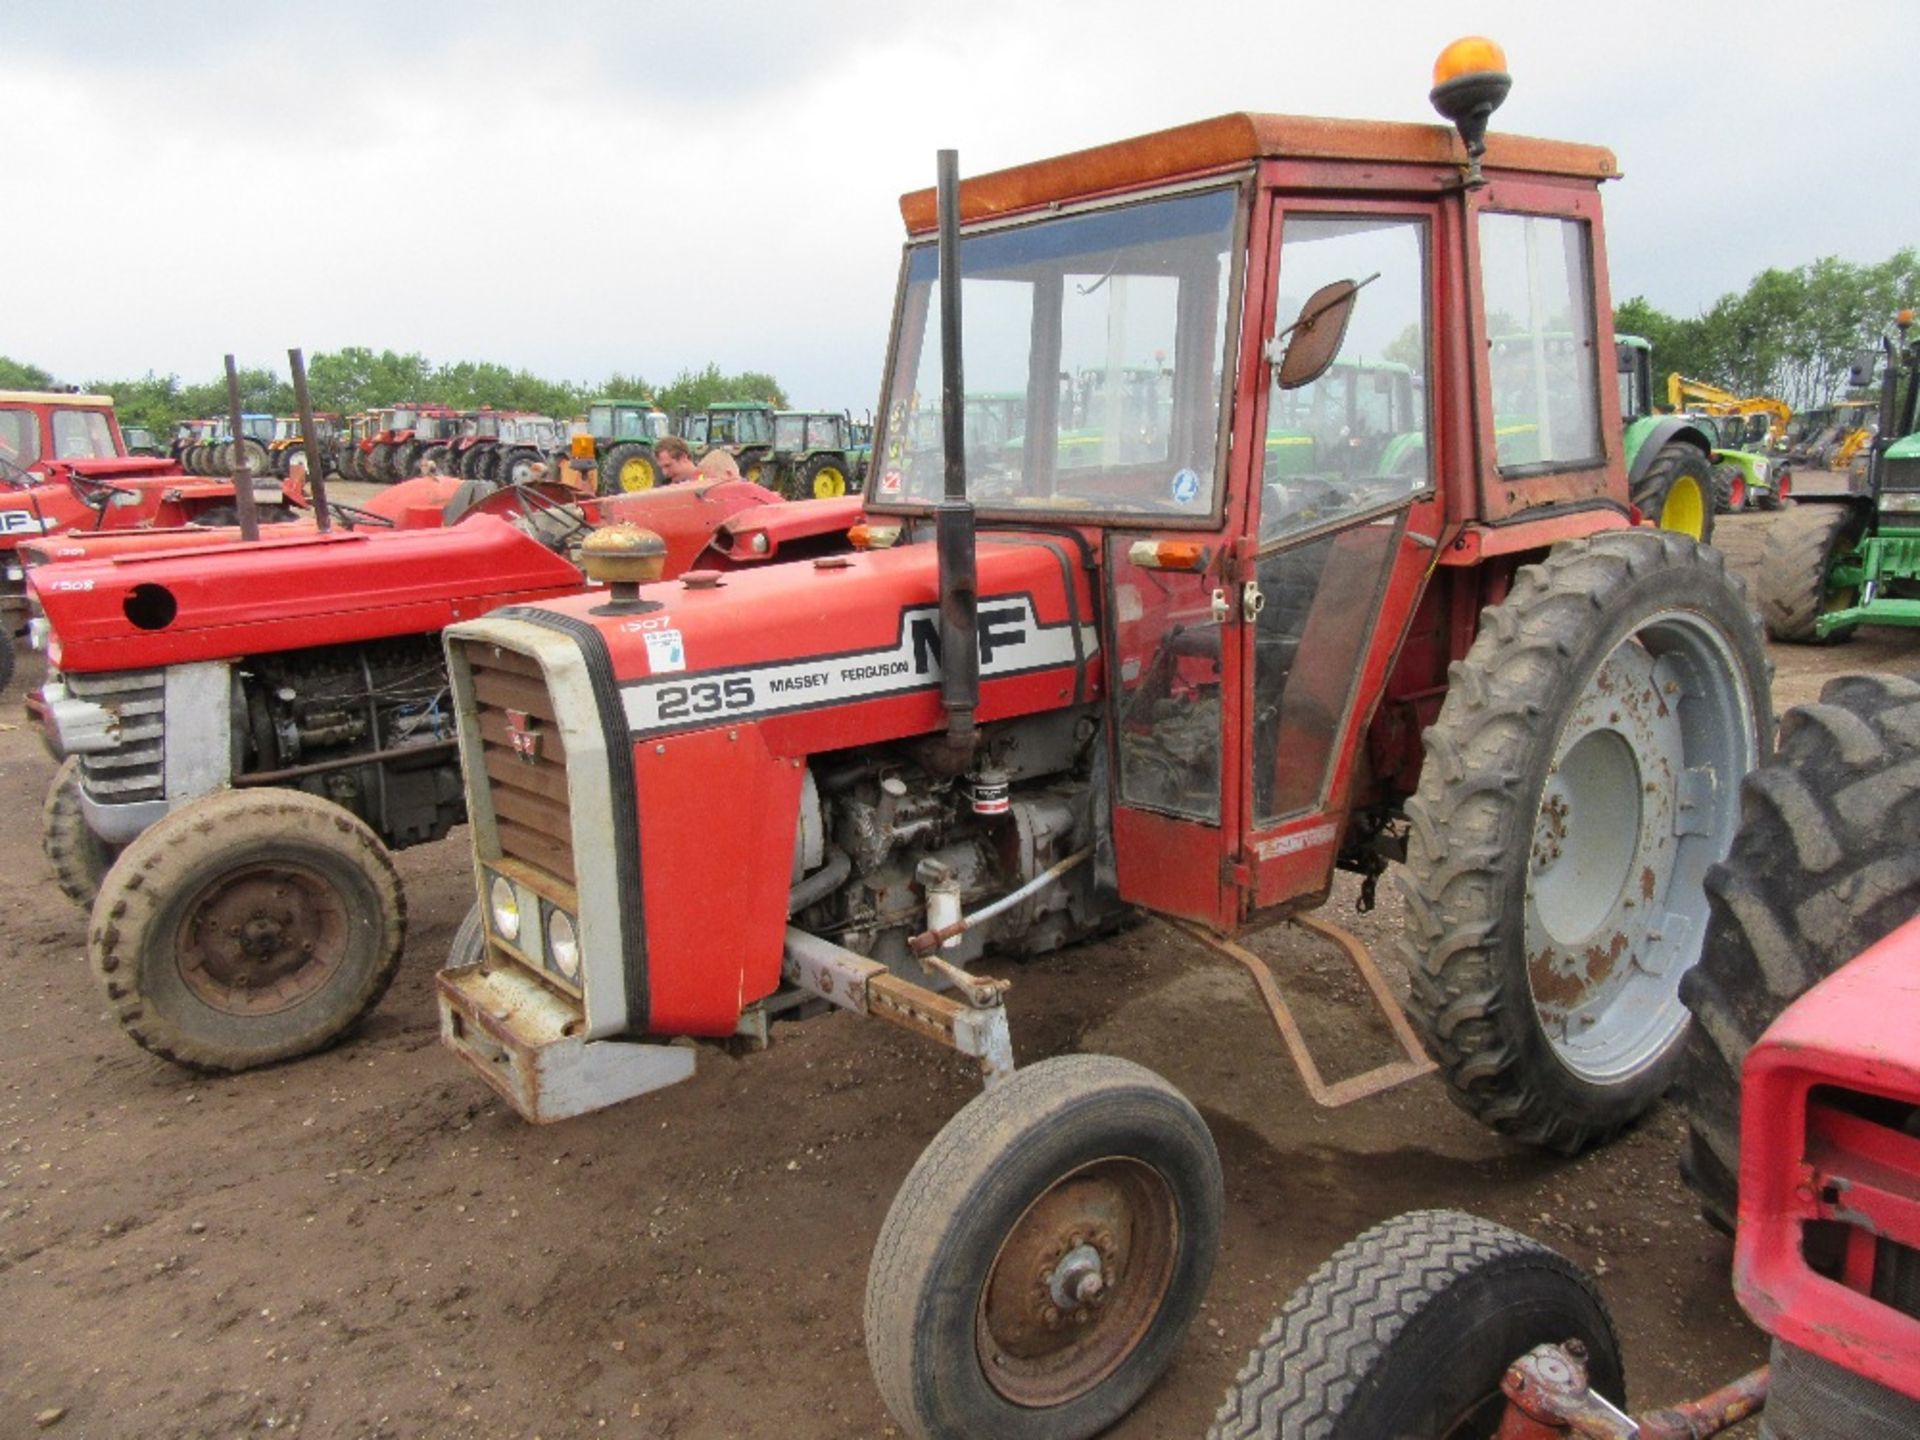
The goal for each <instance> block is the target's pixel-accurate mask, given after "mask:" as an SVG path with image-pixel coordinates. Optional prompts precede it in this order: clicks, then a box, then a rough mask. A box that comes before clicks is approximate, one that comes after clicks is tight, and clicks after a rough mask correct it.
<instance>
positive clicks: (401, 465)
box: [393, 440, 426, 480]
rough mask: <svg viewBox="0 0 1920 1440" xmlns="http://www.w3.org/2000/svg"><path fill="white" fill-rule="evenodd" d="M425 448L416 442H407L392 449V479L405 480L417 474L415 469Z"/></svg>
mask: <svg viewBox="0 0 1920 1440" xmlns="http://www.w3.org/2000/svg"><path fill="white" fill-rule="evenodd" d="M425 448H426V447H425V446H424V445H422V444H421V443H420V442H419V441H418V440H409V441H407V442H406V444H404V445H396V446H394V447H393V478H394V479H395V480H406V479H409V478H411V477H412V476H413V475H416V474H418V473H419V472H418V470H417V469H416V468H415V467H416V466H418V465H419V463H420V452H421V451H422V450H424V449H425Z"/></svg>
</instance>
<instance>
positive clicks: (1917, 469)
mask: <svg viewBox="0 0 1920 1440" xmlns="http://www.w3.org/2000/svg"><path fill="white" fill-rule="evenodd" d="M1880 488H1881V489H1883V490H1920V455H1902V456H1901V457H1900V458H1899V459H1898V460H1886V459H1883V460H1881V462H1880Z"/></svg>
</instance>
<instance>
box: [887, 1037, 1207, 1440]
mask: <svg viewBox="0 0 1920 1440" xmlns="http://www.w3.org/2000/svg"><path fill="white" fill-rule="evenodd" d="M1220 1210H1221V1178H1220V1157H1219V1155H1218V1154H1217V1153H1216V1152H1215V1150H1214V1146H1213V1138H1212V1136H1210V1135H1209V1134H1208V1133H1207V1127H1206V1124H1205V1122H1204V1121H1202V1120H1201V1118H1200V1116H1199V1114H1198V1113H1197V1112H1196V1111H1195V1110H1194V1108H1193V1106H1192V1105H1190V1104H1188V1103H1187V1101H1186V1100H1185V1099H1184V1098H1183V1097H1182V1096H1181V1095H1180V1093H1179V1092H1178V1091H1177V1090H1175V1089H1174V1088H1173V1087H1172V1086H1170V1085H1168V1084H1167V1083H1166V1081H1164V1080H1162V1079H1160V1077H1159V1076H1157V1075H1155V1074H1153V1073H1152V1072H1151V1071H1148V1070H1145V1069H1142V1068H1141V1067H1140V1066H1138V1065H1135V1064H1132V1063H1131V1062H1129V1061H1125V1060H1119V1059H1115V1058H1112V1057H1110V1056H1100V1055H1069V1056H1062V1057H1059V1058H1057V1059H1052V1060H1043V1061H1041V1062H1040V1063H1039V1064H1037V1065H1033V1066H1030V1067H1028V1068H1026V1069H1024V1070H1020V1071H1017V1072H1015V1074H1014V1075H1013V1076H1012V1077H1011V1078H1009V1079H1007V1080H1005V1081H1004V1082H1002V1083H1001V1084H999V1085H997V1086H996V1087H995V1088H994V1089H992V1090H989V1091H987V1092H986V1093H985V1094H983V1095H981V1096H979V1097H978V1098H976V1099H975V1100H973V1101H972V1102H971V1103H970V1104H968V1105H967V1107H966V1108H965V1109H964V1110H962V1111H961V1112H960V1113H959V1114H958V1115H956V1116H954V1118H953V1119H952V1120H951V1121H949V1122H948V1123H947V1125H946V1126H945V1128H943V1129H942V1130H941V1131H940V1133H939V1134H938V1135H937V1136H935V1137H934V1141H933V1143H932V1144H931V1145H929V1146H928V1147H927V1149H926V1152H925V1153H924V1154H923V1155H921V1157H920V1159H919V1161H918V1162H917V1163H916V1164H915V1165H914V1167H913V1170H912V1172H911V1173H910V1174H909V1175H908V1176H907V1179H906V1182H905V1183H904V1184H903V1185H902V1186H901V1187H900V1193H899V1194H898V1195H897V1196H896V1197H895V1198H894V1202H893V1206H892V1208H891V1209H890V1210H889V1211H888V1212H887V1219H886V1223H885V1224H884V1225H883V1226H882V1227H881V1230H880V1238H879V1241H878V1243H877V1244H876V1245H875V1247H874V1257H873V1265H872V1268H871V1270H870V1271H869V1272H868V1275H867V1300H866V1343H867V1356H868V1358H869V1360H870V1362H871V1363H872V1366H873V1373H874V1379H875V1380H876V1381H877V1382H878V1384H879V1387H880V1394H881V1398H882V1399H883V1400H885V1401H886V1404H887V1408H888V1409H889V1410H890V1411H891V1412H892V1413H893V1417H894V1419H895V1420H897V1421H898V1422H899V1424H900V1426H901V1428H902V1429H903V1430H904V1431H905V1432H906V1433H907V1434H908V1435H909V1436H912V1437H914V1440H973V1437H981V1436H993V1437H994V1440H1041V1437H1046V1440H1078V1437H1082V1436H1089V1435H1095V1434H1098V1433H1099V1432H1100V1431H1102V1430H1104V1429H1106V1428H1107V1427H1108V1426H1109V1425H1111V1424H1113V1422H1114V1421H1115V1420H1117V1419H1119V1418H1120V1417H1121V1416H1122V1415H1124V1414H1125V1413H1126V1412H1127V1411H1128V1410H1129V1409H1130V1408H1131V1407H1132V1406H1133V1404H1134V1402H1135V1401H1137V1400H1138V1399H1139V1398H1140V1396H1141V1395H1142V1394H1144V1393H1145V1391H1146V1389H1147V1387H1148V1386H1149V1385H1151V1384H1152V1383H1153V1382H1154V1380H1155V1379H1157V1378H1158V1377H1159V1375H1160V1372H1161V1371H1162V1370H1164V1369H1165V1368H1166V1366H1167V1364H1168V1362H1169V1361H1170V1360H1172V1358H1173V1353H1174V1351H1175V1350H1176V1349H1177V1348H1178V1346H1179V1344H1180V1339H1181V1337H1182V1335H1183V1334H1184V1333H1185V1331H1186V1328H1187V1324H1188V1322H1189V1321H1191V1320H1192V1318H1193V1316H1194V1313H1195V1312H1196V1311H1197V1310H1198V1309H1199V1306H1200V1301H1201V1299H1202V1297H1203V1296H1204V1295H1205V1293H1206V1287H1207V1280H1208V1277H1209V1276H1210V1275H1211V1274H1212V1271H1213V1261H1214V1255H1215V1252H1216V1251H1217V1250H1218V1248H1219V1240H1220Z"/></svg>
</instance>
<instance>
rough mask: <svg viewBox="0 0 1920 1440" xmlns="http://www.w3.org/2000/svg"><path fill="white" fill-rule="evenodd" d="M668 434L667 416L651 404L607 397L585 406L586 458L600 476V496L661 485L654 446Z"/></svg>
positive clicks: (648, 401) (649, 402)
mask: <svg viewBox="0 0 1920 1440" xmlns="http://www.w3.org/2000/svg"><path fill="white" fill-rule="evenodd" d="M666 433H667V415H666V412H665V411H664V410H661V409H659V408H658V407H657V406H655V405H654V403H653V402H652V401H651V400H622V399H617V398H612V397H607V398H603V399H599V400H595V401H594V402H593V403H592V404H590V405H588V406H587V435H588V436H589V437H590V440H591V442H592V443H591V447H590V449H589V450H588V454H587V456H583V457H582V458H588V457H589V456H590V458H591V459H592V460H593V462H594V467H595V469H597V470H598V472H599V482H598V488H599V491H600V493H601V494H602V495H611V494H613V493H615V492H616V491H625V492H628V493H632V492H634V491H638V490H651V489H652V488H653V487H654V486H655V485H658V484H659V483H660V466H659V465H658V463H657V462H656V461H655V460H654V458H653V442H654V441H656V440H658V439H659V438H660V437H661V436H662V435H665V434H666Z"/></svg>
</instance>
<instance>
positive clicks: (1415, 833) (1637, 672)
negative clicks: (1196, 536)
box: [1399, 528, 1772, 1154]
mask: <svg viewBox="0 0 1920 1440" xmlns="http://www.w3.org/2000/svg"><path fill="white" fill-rule="evenodd" d="M1771 748H1772V722H1771V707H1770V704H1769V699H1768V666H1767V658H1766V654H1765V650H1764V648H1763V646H1762V644H1761V640H1760V634H1759V629H1758V627H1757V625H1756V624H1755V623H1754V619H1753V616H1752V613H1751V612H1750V611H1749V610H1748V608H1747V604H1746V600H1745V598H1744V595H1743V593H1742V591H1741V589H1740V587H1739V582H1738V581H1737V580H1734V579H1730V578H1729V577H1728V575H1727V574H1726V561H1725V559H1724V558H1723V557H1722V556H1721V555H1720V553H1719V552H1718V551H1716V550H1713V549H1711V548H1709V547H1706V546H1701V545H1695V544H1694V543H1693V542H1692V541H1691V540H1688V539H1686V538H1685V537H1684V536H1680V535H1672V534H1667V533H1663V532H1661V531H1657V530H1652V529H1647V528H1635V529H1632V530H1613V531H1608V532H1605V533H1603V534H1599V535H1594V536H1589V537H1588V538H1586V539H1584V540H1577V541H1572V542H1569V543H1563V544H1561V545H1557V546H1555V547H1554V549H1553V551H1552V552H1551V553H1550V554H1549V555H1548V556H1547V558H1546V560H1545V562H1543V563H1542V564H1539V565H1529V566H1527V567H1525V568H1523V569H1522V570H1521V571H1520V572H1519V574H1518V575H1517V576H1516V577H1515V580H1514V584H1513V588H1512V590H1511V592H1510V593H1509V595H1508V597H1507V599H1506V600H1505V601H1504V602H1502V603H1501V604H1500V605H1498V606H1495V607H1493V608H1491V609H1489V610H1488V611H1487V612H1486V613H1485V614H1484V615H1483V616H1482V617H1481V625H1480V634H1479V637H1478V638H1477V639H1476V640H1475V641H1474V645H1473V648H1472V649H1471V650H1470V651H1469V652H1468V654H1467V657H1466V659H1465V660H1463V661H1461V662H1459V663H1458V664H1456V665H1455V667H1454V668H1453V671H1452V677H1451V680H1450V683H1449V688H1448V691H1447V698H1446V701H1445V703H1444V705H1443V706H1442V707H1441V710H1440V715H1439V718H1438V719H1437V720H1436V721H1435V722H1434V724H1433V726H1432V727H1431V728H1430V729H1429V730H1428V731H1427V733H1426V763H1425V767H1424V769H1423V770H1422V772H1421V777H1420V787H1419V790H1418V792H1417V793H1416V794H1415V796H1414V798H1413V799H1412V800H1411V801H1409V802H1408V805H1407V816H1408V819H1409V820H1410V821H1411V834H1410V837H1409V841H1408V853H1407V863H1406V865H1405V866H1404V868H1403V870H1402V872H1401V877H1400V878H1401V885H1402V889H1403V891H1404V892H1405V894H1406V897H1407V920H1406V925H1405V927H1404V932H1403V937H1402V939H1401V940H1400V942H1399V943H1400V946H1401V958H1402V959H1403V961H1405V963H1406V965H1407V969H1408V971H1409V974H1410V978H1411V981H1412V994H1411V997H1410V1000H1409V1004H1408V1013H1409V1014H1410V1015H1411V1017H1412V1019H1413V1021H1414V1023H1415V1024H1416V1026H1418V1028H1419V1029H1420V1031H1421V1034H1422V1037H1423V1038H1424V1040H1425V1042H1426V1045H1427V1049H1428V1050H1429V1051H1430V1052H1431V1054H1432V1055H1433V1057H1434V1059H1435V1060H1436V1061H1437V1062H1439V1064H1440V1066H1441V1069H1442V1072H1443V1073H1444V1075H1445V1077H1446V1079H1447V1082H1448V1084H1449V1087H1450V1093H1451V1094H1452V1097H1453V1099H1454V1100H1455V1101H1456V1102H1457V1103H1458V1104H1460V1105H1461V1106H1462V1107H1464V1108H1465V1109H1466V1110H1468V1111H1469V1112H1471V1113H1472V1114H1473V1115H1475V1116H1476V1117H1478V1118H1479V1119H1480V1120H1481V1121H1482V1122H1483V1123H1485V1124H1486V1125H1488V1126H1490V1127H1492V1128H1493V1129H1495V1130H1497V1131H1499V1132H1501V1133H1502V1134H1506V1135H1512V1136H1515V1137H1517V1138H1519V1139H1523V1140H1526V1141H1529V1142H1531V1143H1533V1144H1536V1145H1544V1146H1546V1147H1548V1148H1550V1149H1554V1150H1558V1151H1561V1152H1563V1153H1566V1154H1572V1153H1574V1152H1575V1151H1578V1150H1580V1149H1582V1148H1584V1147H1586V1146H1588V1145H1591V1144H1594V1143H1596V1142H1598V1141H1601V1140H1604V1139H1606V1138H1608V1137H1609V1136H1611V1135H1613V1134H1615V1133H1616V1132H1617V1131H1619V1130H1621V1129H1623V1128H1624V1127H1626V1126H1627V1125H1629V1124H1631V1123H1632V1122H1633V1121H1634V1120H1635V1119H1636V1118H1637V1117H1639V1116H1640V1115H1641V1114H1642V1113H1643V1112H1645V1111H1646V1110H1647V1109H1648V1108H1649V1107H1650V1106H1651V1105H1652V1104H1653V1103H1654V1102H1655V1100H1657V1099H1658V1098H1659V1096H1660V1094H1661V1092H1662V1091H1664V1090H1665V1089H1666V1088H1667V1086H1668V1085H1669V1084H1670V1083H1671V1081H1672V1078H1673V1075H1674V1073H1675V1071H1676V1069H1677V1068H1678V1065H1679V1062H1680V1051H1681V1041H1682V1038H1683V1037H1684V1035H1685V1033H1686V1024H1687V1012H1686V1009H1685V1007H1684V1006H1682V1005H1681V1004H1680V999H1679V993H1678V992H1679V983H1680V977H1681V975H1683V974H1684V973H1685V972H1686V970H1687V969H1688V968H1689V967H1690V966H1691V965H1692V964H1693V962H1694V960H1695V959H1696V958H1697V957H1698V955H1699V953H1700V942H1701V936H1702V934H1703V932H1704V930H1705V928H1706V919H1707V902H1706V894H1705V892H1704V890H1703V889H1702V888H1701V880H1702V878H1703V877H1704V875H1705V874H1706V870H1707V867H1708V866H1709V865H1711V864H1712V863H1713V862H1714V861H1716V860H1718V859H1720V858H1721V857H1722V856H1724V855H1725V854H1726V853H1727V848H1728V846H1729V845H1731V844H1732V842H1733V833H1734V830H1735V829H1736V828H1737V826H1738V823H1739V807H1738V799H1737V796H1738V790H1739V781H1740V779H1741V777H1742V776H1744V775H1745V774H1746V773H1747V772H1748V771H1749V770H1751V769H1752V768H1753V767H1754V765H1755V764H1757V763H1758V762H1759V758H1760V756H1761V755H1763V754H1765V753H1767V752H1768V751H1769V750H1770V749H1771Z"/></svg>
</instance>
